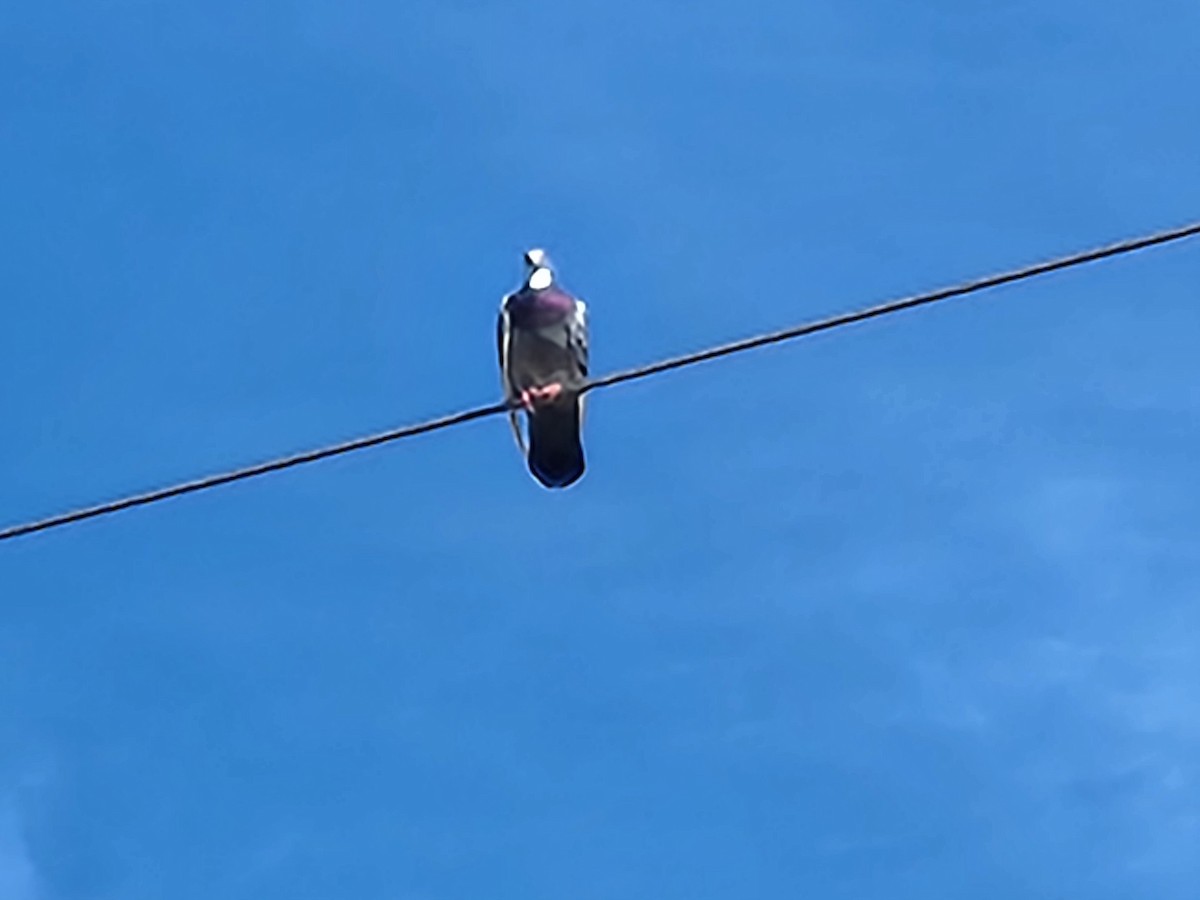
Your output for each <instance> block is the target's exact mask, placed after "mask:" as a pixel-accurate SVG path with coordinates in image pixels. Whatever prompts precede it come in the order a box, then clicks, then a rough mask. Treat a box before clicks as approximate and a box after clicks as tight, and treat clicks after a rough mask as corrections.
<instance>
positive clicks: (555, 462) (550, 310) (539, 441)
mask: <svg viewBox="0 0 1200 900" xmlns="http://www.w3.org/2000/svg"><path fill="white" fill-rule="evenodd" d="M524 264H525V280H524V282H523V283H522V284H521V286H520V288H518V289H517V290H516V291H514V292H512V293H510V294H506V295H505V297H504V299H503V300H502V301H501V303H500V315H499V318H498V320H497V323H496V343H497V349H498V350H499V355H500V378H501V383H502V385H503V388H504V397H505V400H506V401H507V402H508V403H509V404H512V408H511V410H510V412H509V415H508V418H509V422H510V424H511V425H512V430H513V436H514V437H515V438H516V441H517V447H518V448H519V449H520V451H521V453H522V454H524V456H525V459H526V463H527V464H528V466H529V472H530V474H532V475H533V477H534V478H536V479H537V480H538V481H539V482H540V483H541V484H542V485H543V486H545V487H547V488H565V487H569V486H570V485H572V484H574V483H575V482H576V481H578V480H579V479H580V478H581V477H582V476H583V472H584V468H585V464H584V457H583V438H582V434H581V432H582V428H583V407H584V396H583V392H582V389H583V387H584V384H585V382H586V380H587V374H588V319H587V304H586V303H584V301H583V300H581V299H580V298H578V297H576V296H574V295H572V294H571V293H569V292H568V291H567V290H566V289H565V288H563V287H562V285H561V284H560V283H559V281H558V275H557V273H556V272H555V268H554V266H553V265H552V264H551V262H550V258H549V257H548V256H547V255H546V251H545V250H542V249H540V248H535V249H532V250H529V251H527V252H526V253H525V258H524ZM517 404H519V409H521V410H524V413H525V420H526V432H527V436H526V435H525V434H522V431H521V425H520V423H519V421H518V406H517Z"/></svg>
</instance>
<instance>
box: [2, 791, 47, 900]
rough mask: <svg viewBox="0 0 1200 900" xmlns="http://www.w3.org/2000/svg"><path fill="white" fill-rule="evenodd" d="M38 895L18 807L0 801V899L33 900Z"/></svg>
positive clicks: (35, 877)
mask: <svg viewBox="0 0 1200 900" xmlns="http://www.w3.org/2000/svg"><path fill="white" fill-rule="evenodd" d="M38 896H39V894H38V890H37V876H36V873H35V872H34V868H33V860H32V859H31V858H30V855H29V848H28V846H27V845H26V843H25V836H24V834H23V832H22V828H21V820H20V816H19V814H18V811H17V808H16V806H15V805H13V804H12V803H11V802H4V801H0V897H2V898H4V900H36V898H37V897H38Z"/></svg>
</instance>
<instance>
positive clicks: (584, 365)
mask: <svg viewBox="0 0 1200 900" xmlns="http://www.w3.org/2000/svg"><path fill="white" fill-rule="evenodd" d="M567 347H568V349H569V350H570V351H571V356H572V357H573V358H574V360H575V366H576V368H577V369H578V370H579V380H580V384H581V386H582V384H583V383H585V382H586V381H587V377H588V316H587V304H586V303H584V302H583V301H582V300H580V299H578V298H577V299H576V300H575V314H574V315H573V316H571V321H570V322H569V323H568V324H567ZM586 400H587V396H586V395H581V396H580V398H579V416H580V420H582V418H583V411H584V406H585V401H586Z"/></svg>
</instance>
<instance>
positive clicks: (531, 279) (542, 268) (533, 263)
mask: <svg viewBox="0 0 1200 900" xmlns="http://www.w3.org/2000/svg"><path fill="white" fill-rule="evenodd" d="M525 267H526V269H528V272H527V274H526V276H525V284H526V286H527V287H531V288H533V289H534V290H535V291H540V290H542V289H543V288H548V287H550V284H551V283H552V282H553V281H554V270H553V269H552V268H551V265H550V257H548V256H547V255H546V251H545V250H542V249H540V248H538V247H535V248H534V249H532V250H528V251H526V253H525Z"/></svg>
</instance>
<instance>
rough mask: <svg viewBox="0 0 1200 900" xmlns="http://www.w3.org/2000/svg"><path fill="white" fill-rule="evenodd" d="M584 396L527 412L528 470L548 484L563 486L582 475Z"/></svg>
mask: <svg viewBox="0 0 1200 900" xmlns="http://www.w3.org/2000/svg"><path fill="white" fill-rule="evenodd" d="M582 416H583V398H582V397H580V396H578V395H576V396H573V397H567V398H563V401H562V402H561V403H554V404H550V405H548V406H543V407H541V408H539V409H538V410H537V411H536V412H534V413H533V414H532V415H530V416H529V456H528V459H529V471H530V472H531V473H532V474H533V477H534V478H536V479H537V480H538V481H540V482H541V483H542V484H544V485H545V486H546V487H549V488H564V487H567V486H568V485H571V484H574V483H575V482H576V481H578V480H579V478H580V476H582V475H583V469H584V462H583V442H582V440H581V439H580V434H579V431H580V424H581V421H582Z"/></svg>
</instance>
